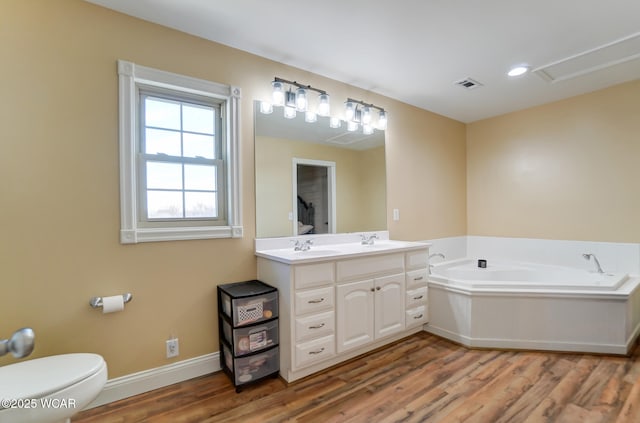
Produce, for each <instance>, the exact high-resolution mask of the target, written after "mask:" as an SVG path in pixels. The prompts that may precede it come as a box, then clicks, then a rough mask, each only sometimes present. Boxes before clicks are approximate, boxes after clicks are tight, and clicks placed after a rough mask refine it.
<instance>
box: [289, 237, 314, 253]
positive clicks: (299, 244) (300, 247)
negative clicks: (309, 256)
mask: <svg viewBox="0 0 640 423" xmlns="http://www.w3.org/2000/svg"><path fill="white" fill-rule="evenodd" d="M291 242H295V244H293V251H309V250H310V249H311V245H313V240H312V239H305V240H304V241H300V240H299V239H296V240H295V241H291Z"/></svg>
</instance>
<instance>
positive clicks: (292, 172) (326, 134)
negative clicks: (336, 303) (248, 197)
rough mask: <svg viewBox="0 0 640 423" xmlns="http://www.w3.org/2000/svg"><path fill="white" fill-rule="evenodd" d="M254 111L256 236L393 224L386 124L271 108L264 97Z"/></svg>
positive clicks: (369, 228)
mask: <svg viewBox="0 0 640 423" xmlns="http://www.w3.org/2000/svg"><path fill="white" fill-rule="evenodd" d="M254 116H255V126H254V128H255V158H256V163H255V175H256V237H258V238H270V237H282V236H297V235H315V234H323V233H348V232H363V231H381V230H386V227H387V201H386V197H387V191H386V170H385V169H386V167H385V151H384V141H385V140H384V131H379V130H377V129H376V130H375V131H374V132H373V134H371V135H365V134H363V133H362V131H361V130H359V131H354V132H349V131H347V126H346V124H345V123H344V122H342V126H341V127H340V128H331V127H330V126H329V118H327V117H324V118H323V117H318V120H317V121H316V122H313V123H309V122H305V119H304V114H303V113H298V115H297V116H296V117H295V118H293V119H286V118H284V116H283V111H282V107H274V109H273V112H272V113H270V114H264V113H261V112H260V107H259V102H255V104H254Z"/></svg>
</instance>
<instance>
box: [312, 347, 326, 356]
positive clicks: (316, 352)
mask: <svg viewBox="0 0 640 423" xmlns="http://www.w3.org/2000/svg"><path fill="white" fill-rule="evenodd" d="M323 352H324V347H322V348H320V349H319V350H317V351H309V355H316V354H321V353H323Z"/></svg>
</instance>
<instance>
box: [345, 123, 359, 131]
mask: <svg viewBox="0 0 640 423" xmlns="http://www.w3.org/2000/svg"><path fill="white" fill-rule="evenodd" d="M358 126H359V125H358V122H354V121H352V120H350V121H348V122H347V131H349V132H353V131H357V130H358Z"/></svg>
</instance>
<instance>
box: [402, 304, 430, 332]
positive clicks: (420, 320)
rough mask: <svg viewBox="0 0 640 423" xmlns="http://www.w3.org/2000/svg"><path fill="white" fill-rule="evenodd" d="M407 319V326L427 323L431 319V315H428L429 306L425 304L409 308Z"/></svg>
mask: <svg viewBox="0 0 640 423" xmlns="http://www.w3.org/2000/svg"><path fill="white" fill-rule="evenodd" d="M405 321H406V325H407V328H410V327H413V326H417V325H423V324H425V323H427V322H428V321H429V317H428V316H427V306H426V305H424V306H420V307H415V308H412V309H410V310H407V316H406V319H405Z"/></svg>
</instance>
